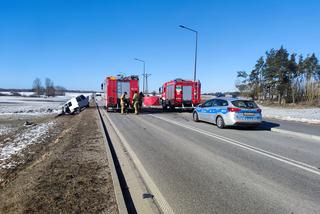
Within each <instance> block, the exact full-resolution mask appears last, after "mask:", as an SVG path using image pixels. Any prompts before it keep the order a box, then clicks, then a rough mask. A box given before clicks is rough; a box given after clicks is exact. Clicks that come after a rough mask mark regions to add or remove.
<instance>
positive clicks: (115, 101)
mask: <svg viewBox="0 0 320 214" xmlns="http://www.w3.org/2000/svg"><path fill="white" fill-rule="evenodd" d="M102 87H103V90H104V91H105V94H104V98H105V102H106V107H107V110H117V109H120V97H121V95H122V94H123V93H124V92H127V98H128V101H129V103H130V105H129V108H132V106H131V104H132V98H133V94H134V92H135V91H138V92H139V77H138V76H136V75H132V76H128V77H124V76H117V77H114V76H110V77H107V78H106V79H105V82H104V83H103V85H102Z"/></svg>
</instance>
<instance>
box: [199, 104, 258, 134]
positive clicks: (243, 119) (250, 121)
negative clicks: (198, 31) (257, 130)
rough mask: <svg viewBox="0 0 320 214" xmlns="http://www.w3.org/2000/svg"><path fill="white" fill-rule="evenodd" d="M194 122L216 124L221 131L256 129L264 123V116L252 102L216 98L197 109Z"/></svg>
mask: <svg viewBox="0 0 320 214" xmlns="http://www.w3.org/2000/svg"><path fill="white" fill-rule="evenodd" d="M193 120H194V121H195V122H198V121H200V120H201V121H206V122H210V123H214V124H216V125H217V126H218V128H221V129H222V128H224V127H226V126H236V125H246V126H251V127H256V126H258V125H259V124H260V123H261V122H262V114H261V109H260V108H259V107H258V105H257V104H256V103H255V102H254V101H252V100H246V99H239V98H216V99H211V100H208V101H206V102H205V103H203V104H201V105H199V106H198V107H197V108H195V110H194V111H193Z"/></svg>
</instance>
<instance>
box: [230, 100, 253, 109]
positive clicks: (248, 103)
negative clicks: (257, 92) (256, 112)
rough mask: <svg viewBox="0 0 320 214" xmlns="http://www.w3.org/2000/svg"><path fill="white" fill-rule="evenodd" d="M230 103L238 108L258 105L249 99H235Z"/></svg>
mask: <svg viewBox="0 0 320 214" xmlns="http://www.w3.org/2000/svg"><path fill="white" fill-rule="evenodd" d="M231 103H232V104H233V105H234V106H235V107H238V108H258V105H257V104H256V103H255V102H253V101H250V100H235V101H231Z"/></svg>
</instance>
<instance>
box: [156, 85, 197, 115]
mask: <svg viewBox="0 0 320 214" xmlns="http://www.w3.org/2000/svg"><path fill="white" fill-rule="evenodd" d="M161 91H162V95H161V105H162V108H163V109H164V110H166V109H168V108H169V109H171V110H173V109H175V108H177V109H178V108H180V109H193V108H194V106H196V105H198V104H199V103H200V101H201V84H200V81H191V80H183V79H175V80H171V81H169V82H166V83H164V84H163V86H162V90H161Z"/></svg>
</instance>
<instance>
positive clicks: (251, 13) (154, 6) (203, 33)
mask: <svg viewBox="0 0 320 214" xmlns="http://www.w3.org/2000/svg"><path fill="white" fill-rule="evenodd" d="M319 11H320V1H316V0H305V1H301V0H300V1H298V0H265V1H263V0H208V1H205V0H193V1H190V0H185V1H178V0H177V1H173V0H162V1H160V0H144V1H142V0H141V1H140V0H136V1H135V0H127V1H124V0H114V1H108V0H104V1H95V0H91V1H82V0H75V1H72V0H70V1H67V0H64V1H61V0H46V1H43V0H38V1H35V0H20V1H17V0H0V88H31V87H32V82H33V80H34V79H35V78H37V77H38V78H40V79H41V80H42V82H43V83H44V79H45V78H46V77H48V78H50V79H52V80H53V81H54V83H55V85H61V86H64V87H66V88H67V89H81V90H99V88H100V84H101V83H102V82H103V80H104V79H105V77H106V76H114V75H117V74H119V73H124V74H126V75H132V74H135V75H141V74H142V69H143V65H142V63H141V62H138V61H136V60H134V58H139V59H142V60H144V61H146V71H147V73H150V74H151V76H150V77H149V91H152V90H156V91H157V89H158V88H159V87H160V86H161V85H162V84H163V83H164V82H166V81H169V80H172V79H175V78H184V79H193V70H194V52H195V33H193V32H191V31H188V30H185V29H182V28H179V25H185V26H188V27H190V28H192V29H195V30H197V31H198V32H199V37H198V64H197V79H199V80H200V81H201V83H202V92H223V91H234V90H236V88H235V86H234V84H235V80H236V72H237V71H239V70H246V71H250V70H251V69H252V68H253V66H254V64H255V62H256V60H257V59H258V58H259V57H260V56H263V55H264V54H265V52H266V51H267V50H269V49H271V48H280V46H281V45H283V46H284V47H285V48H287V50H288V51H289V52H296V53H298V54H300V53H301V54H303V55H305V56H306V55H307V54H309V53H313V52H314V53H315V54H316V56H317V57H319V58H320V55H319V52H320V42H319V40H320V13H319ZM141 80H142V78H141ZM140 82H141V83H142V81H140ZM141 88H142V87H141Z"/></svg>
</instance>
